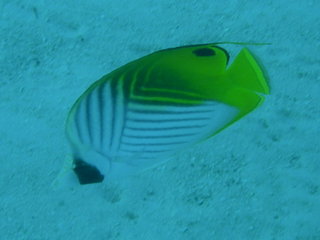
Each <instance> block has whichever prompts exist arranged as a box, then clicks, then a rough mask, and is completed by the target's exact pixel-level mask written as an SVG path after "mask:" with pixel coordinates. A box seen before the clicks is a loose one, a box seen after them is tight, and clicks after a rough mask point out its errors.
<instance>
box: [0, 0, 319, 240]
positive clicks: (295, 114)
mask: <svg viewBox="0 0 320 240" xmlns="http://www.w3.org/2000/svg"><path fill="white" fill-rule="evenodd" d="M319 10H320V2H319V1H316V0H314V1H312V0H309V1H298V0H291V1H289V0H287V1H275V0H270V1H266V2H263V4H262V3H258V1H253V0H247V1H240V0H231V1H224V2H223V1H209V0H197V1H193V0H190V1H178V0H176V1H169V0H162V1H147V0H137V1H124V0H119V1H112V2H111V1H85V0H81V1H79V0H78V1H61V0H58V1H44V0H34V1H28V0H24V1H23V0H20V1H19V0H16V1H4V0H2V1H0V36H1V37H0V163H1V168H0V239H1V240H2V239H3V240H21V239H28V240H37V239H39V240H40V239H41V240H46V239H48V240H52V239H64V240H65V239H71V240H73V239H77V240H78V239H81V240H82V239H85V240H87V239H88V240H91V239H92V240H109V239H110V240H113V239H120V240H122V239H124V240H127V239H128V240H130V239H152V240H153V239H154V240H157V239H160V240H161V239H178V240H179V239H183V240H186V239H197V240H199V239H200V240H202V239H204V240H206V239H209V240H211V239H219V240H220V239H228V240H229V239H230V240H231V239H232V240H234V239H268V240H269V239H275V240H278V239H281V240H283V239H288V240H291V239H294V240H319V239H320V224H319V216H320V204H319V203H320V178H319V174H320V161H319V159H320V146H319V145H320V144H319V143H320V141H319V140H320V139H319V132H320V122H319V113H320V105H319V101H320V97H319V96H320V95H319V92H320V77H319V76H320V68H319V63H320V58H319V54H317V53H319V51H320V44H319V43H320V34H319V25H320V18H319V16H318V15H319ZM218 41H237V42H258V43H261V42H267V43H272V45H263V46H255V45H251V46H247V47H249V48H250V50H251V51H252V52H254V54H255V55H256V56H257V58H258V59H259V60H260V62H261V63H262V64H263V66H264V68H265V71H266V72H267V74H268V78H269V84H270V87H271V94H270V95H268V96H267V97H266V100H265V102H264V104H263V105H262V106H261V107H260V108H258V109H257V110H256V111H254V112H252V113H251V114H250V115H248V116H246V117H245V118H244V119H242V120H241V121H239V122H237V123H236V124H234V125H233V126H231V127H230V128H228V129H226V130H225V131H223V132H221V133H220V134H219V135H217V136H215V137H214V138H212V139H209V140H208V141H205V142H203V143H201V144H199V145H197V146H195V147H194V148H190V149H187V150H186V151H185V152H183V153H181V154H180V155H178V156H177V157H176V158H175V159H173V160H171V161H168V162H167V163H165V164H163V165H160V166H158V167H156V168H154V169H151V170H148V171H145V172H143V173H141V174H139V175H137V176H135V177H131V178H126V179H123V180H122V181H118V182H117V181H115V182H107V183H103V184H95V185H86V186H80V185H77V184H75V185H69V183H68V184H67V183H66V184H64V183H62V185H63V186H61V187H60V186H59V187H57V186H56V185H55V184H54V183H55V181H56V179H57V176H59V173H60V172H61V169H62V167H63V164H64V161H65V159H66V156H67V154H68V153H70V150H69V146H68V142H67V140H66V137H65V134H64V124H65V119H66V116H67V114H68V111H69V109H70V107H71V106H72V104H73V103H74V101H75V100H76V99H77V98H78V97H79V96H80V95H81V94H82V93H83V91H85V90H86V89H87V87H88V86H90V84H91V83H93V82H94V81H96V80H97V79H99V78H100V77H101V76H103V75H104V74H106V73H108V72H110V71H112V70H114V69H116V68H117V67H120V66H121V65H123V64H126V63H128V62H130V61H132V60H134V59H137V58H139V57H142V56H144V55H146V54H149V53H151V52H154V51H156V50H159V49H164V48H169V47H176V46H181V45H188V44H198V43H208V42H218ZM239 48H241V46H238V47H235V46H230V53H231V55H232V56H231V60H232V58H234V54H237V51H238V50H239ZM66 182H67V180H66Z"/></svg>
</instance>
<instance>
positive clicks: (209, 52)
mask: <svg viewBox="0 0 320 240" xmlns="http://www.w3.org/2000/svg"><path fill="white" fill-rule="evenodd" d="M192 53H193V54H195V55H196V56H198V57H210V56H214V55H216V52H215V51H214V50H213V49H211V48H199V49H196V50H194V51H192Z"/></svg>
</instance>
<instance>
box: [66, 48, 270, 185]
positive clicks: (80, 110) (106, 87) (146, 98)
mask: <svg viewBox="0 0 320 240" xmlns="http://www.w3.org/2000/svg"><path fill="white" fill-rule="evenodd" d="M268 93H269V87H268V83H267V81H266V77H265V74H264V73H263V71H262V68H261V66H260V65H259V64H258V62H257V60H256V59H255V57H254V56H253V55H252V54H251V52H250V51H249V50H248V49H247V48H245V47H242V49H241V50H240V52H239V53H238V55H237V56H236V57H235V58H234V61H233V62H232V63H231V64H230V63H229V54H228V52H227V51H226V50H225V49H224V48H222V47H220V46H218V44H215V43H212V44H200V45H190V46H183V47H176V48H170V49H165V50H160V51H157V52H154V53H152V54H149V55H147V56H144V57H142V58H140V59H137V60H135V61H132V62H130V63H128V64H126V65H124V66H122V67H120V68H118V69H116V70H114V71H112V72H111V73H109V74H107V75H105V76H104V77H102V78H101V79H100V80H98V81H96V82H95V83H93V84H92V85H91V86H90V87H89V88H88V89H87V90H86V91H85V92H84V93H83V94H82V95H81V96H80V97H79V99H78V100H77V101H76V102H75V103H74V105H73V106H72V108H71V110H70V112H69V115H68V117H67V121H66V135H67V138H68V140H69V142H70V145H71V152H72V154H71V157H70V158H69V162H70V163H71V164H72V169H73V171H74V173H75V176H76V178H77V179H78V181H79V183H80V184H89V183H98V182H102V181H104V179H108V178H109V177H110V178H112V177H122V176H125V175H127V174H131V173H132V172H138V171H141V170H143V169H147V168H150V167H152V166H155V165H157V164H158V163H160V162H163V161H165V160H168V159H170V158H172V157H173V156H175V154H176V153H178V152H180V151H182V150H183V149H186V148H188V147H190V146H192V145H194V144H196V143H198V142H201V141H203V140H206V139H208V138H210V137H212V136H214V135H216V134H217V133H218V132H220V131H221V130H223V129H225V128H226V127H228V126H230V125H231V124H232V123H234V122H236V121H238V120H239V119H241V118H242V117H243V116H245V115H246V114H248V113H249V112H251V111H252V110H254V109H255V108H257V107H258V106H259V105H261V103H262V102H263V101H264V95H265V94H268Z"/></svg>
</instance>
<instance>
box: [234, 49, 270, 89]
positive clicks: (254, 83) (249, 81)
mask: <svg viewBox="0 0 320 240" xmlns="http://www.w3.org/2000/svg"><path fill="white" fill-rule="evenodd" d="M228 76H229V77H230V79H232V82H233V83H234V84H235V85H238V86H239V87H242V88H246V89H248V90H251V91H254V92H258V93H263V94H269V92H270V91H269V87H268V84H267V80H266V78H265V76H264V73H263V71H262V69H261V66H259V64H258V63H257V61H256V59H255V58H254V57H253V55H252V54H251V53H250V51H249V50H248V49H247V48H243V49H242V50H241V51H240V53H239V54H238V55H237V57H236V59H235V60H234V61H233V63H232V65H231V66H230V67H229V69H228Z"/></svg>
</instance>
